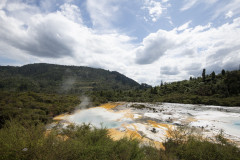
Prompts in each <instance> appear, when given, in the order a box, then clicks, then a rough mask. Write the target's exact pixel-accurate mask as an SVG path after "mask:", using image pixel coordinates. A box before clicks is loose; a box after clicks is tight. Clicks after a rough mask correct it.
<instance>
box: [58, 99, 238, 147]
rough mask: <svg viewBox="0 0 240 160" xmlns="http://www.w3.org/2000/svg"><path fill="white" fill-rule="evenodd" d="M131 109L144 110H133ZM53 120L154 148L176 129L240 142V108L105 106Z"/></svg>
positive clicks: (109, 104) (168, 104)
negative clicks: (104, 130)
mask: <svg viewBox="0 0 240 160" xmlns="http://www.w3.org/2000/svg"><path fill="white" fill-rule="evenodd" d="M133 104H134V105H143V106H145V107H141V108H137V107H136V108H134V107H132V106H133ZM55 120H58V121H61V120H62V121H64V122H67V123H75V124H77V125H81V124H82V123H86V124H88V123H91V124H92V125H93V126H95V127H97V128H100V127H105V128H108V129H109V135H110V136H111V137H112V138H113V139H120V138H123V137H124V136H126V137H129V138H137V139H139V140H141V141H142V142H143V143H151V144H154V145H155V144H158V146H156V147H157V148H159V147H160V146H162V145H160V144H161V142H164V141H165V140H166V138H168V137H169V136H170V135H169V130H173V129H175V128H176V127H178V126H189V127H193V128H199V129H200V130H201V131H202V134H203V135H204V136H206V137H214V136H215V135H217V134H218V133H220V131H221V130H224V133H225V136H226V137H227V138H229V139H230V140H233V141H235V142H237V143H239V142H240V107H239V108H238V107H221V106H205V105H190V104H172V103H163V104H161V103H156V104H151V103H125V102H124V103H107V104H104V105H102V106H99V107H93V108H89V109H83V110H77V111H76V112H75V113H73V114H71V115H60V116H57V117H55Z"/></svg>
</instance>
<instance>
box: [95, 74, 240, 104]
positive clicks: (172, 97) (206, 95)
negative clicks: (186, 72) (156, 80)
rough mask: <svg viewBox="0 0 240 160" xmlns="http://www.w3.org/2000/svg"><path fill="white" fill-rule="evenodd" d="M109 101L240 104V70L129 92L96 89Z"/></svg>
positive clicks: (98, 93) (100, 95) (98, 94)
mask: <svg viewBox="0 0 240 160" xmlns="http://www.w3.org/2000/svg"><path fill="white" fill-rule="evenodd" d="M94 94H95V95H96V96H97V97H100V98H99V99H106V101H135V102H171V103H185V104H208V105H222V106H240V71H226V72H225V71H224V70H223V71H222V73H220V74H218V75H215V73H214V72H213V73H212V74H210V75H205V76H204V78H203V77H195V78H192V77H190V79H189V80H183V81H178V82H172V83H162V84H160V85H159V86H155V87H153V88H149V89H146V88H145V89H141V90H128V91H117V92H116V91H101V92H99V91H96V92H95V93H94Z"/></svg>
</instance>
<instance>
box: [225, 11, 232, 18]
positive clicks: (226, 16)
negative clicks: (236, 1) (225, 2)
mask: <svg viewBox="0 0 240 160" xmlns="http://www.w3.org/2000/svg"><path fill="white" fill-rule="evenodd" d="M232 16H233V12H232V11H228V12H227V13H226V14H225V18H232Z"/></svg>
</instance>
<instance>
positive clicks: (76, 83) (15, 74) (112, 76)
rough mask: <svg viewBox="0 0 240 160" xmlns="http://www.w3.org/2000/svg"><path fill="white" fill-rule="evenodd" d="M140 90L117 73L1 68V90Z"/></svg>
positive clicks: (53, 66) (58, 67)
mask: <svg viewBox="0 0 240 160" xmlns="http://www.w3.org/2000/svg"><path fill="white" fill-rule="evenodd" d="M138 87H140V84H138V83H137V82H136V81H134V80H132V79H130V78H128V77H126V76H125V75H123V74H121V73H118V72H116V71H107V70H104V69H97V68H91V67H83V66H66V65H56V64H47V63H35V64H28V65H24V66H21V67H14V66H0V90H10V91H35V92H38V91H39V92H40V91H41V92H42V91H44V92H49V93H52V92H63V93H64V92H67V93H82V92H85V91H89V90H112V89H113V90H127V89H133V88H138Z"/></svg>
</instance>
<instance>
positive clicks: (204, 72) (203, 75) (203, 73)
mask: <svg viewBox="0 0 240 160" xmlns="http://www.w3.org/2000/svg"><path fill="white" fill-rule="evenodd" d="M202 80H203V82H205V81H206V69H205V68H204V69H203V72H202Z"/></svg>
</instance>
